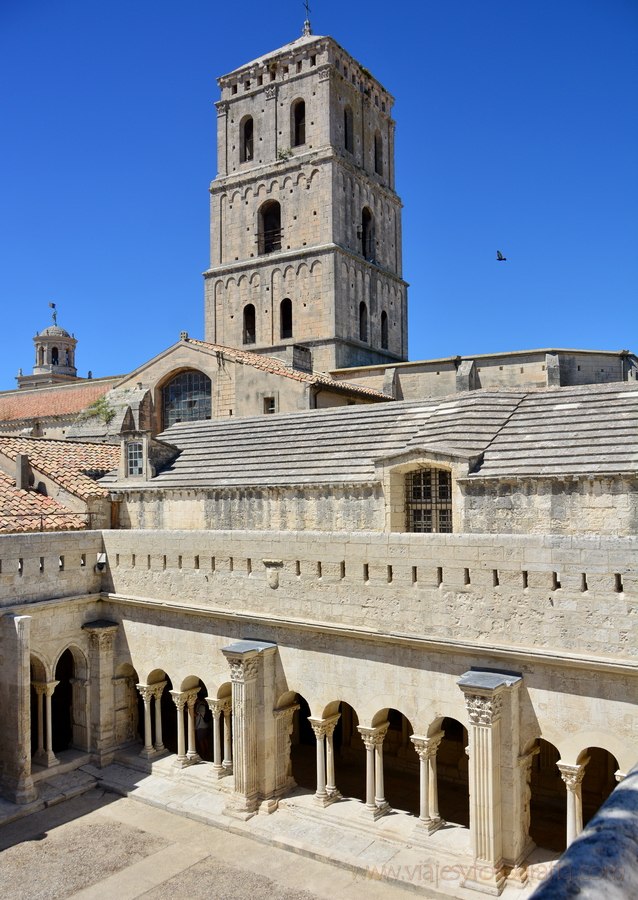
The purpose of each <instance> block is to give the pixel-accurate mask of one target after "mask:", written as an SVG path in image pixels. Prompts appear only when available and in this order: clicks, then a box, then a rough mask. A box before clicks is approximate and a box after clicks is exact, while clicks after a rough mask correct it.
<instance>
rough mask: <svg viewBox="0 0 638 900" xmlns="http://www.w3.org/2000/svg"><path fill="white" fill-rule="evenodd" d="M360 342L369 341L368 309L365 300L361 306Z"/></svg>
mask: <svg viewBox="0 0 638 900" xmlns="http://www.w3.org/2000/svg"><path fill="white" fill-rule="evenodd" d="M359 340H360V341H366V342H367V340H368V307H367V306H366V304H365V303H364V302H363V300H362V301H361V303H360V304H359Z"/></svg>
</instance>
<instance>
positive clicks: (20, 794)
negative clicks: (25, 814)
mask: <svg viewBox="0 0 638 900" xmlns="http://www.w3.org/2000/svg"><path fill="white" fill-rule="evenodd" d="M6 796H7V797H8V798H9V799H10V800H11V802H12V803H17V804H19V805H20V806H26V805H27V804H29V803H33V802H34V800H37V799H38V792H37V791H36V789H35V785H34V784H33V780H32V778H31V776H30V775H24V776H21V777H20V778H18V780H17V782H14V784H13V785H11V786H10V787H9V786H7V787H6Z"/></svg>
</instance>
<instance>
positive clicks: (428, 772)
mask: <svg viewBox="0 0 638 900" xmlns="http://www.w3.org/2000/svg"><path fill="white" fill-rule="evenodd" d="M443 737H444V732H442V731H437V732H436V734H433V735H431V736H430V737H421V736H419V735H416V734H413V735H412V737H411V738H410V740H411V741H412V743H413V744H414V749H415V750H416V752H417V754H418V756H419V789H420V794H419V796H420V803H419V826H420V827H421V828H423V830H424V831H426V832H427V834H432V832H434V831H436V830H437V829H438V828H440V827H441V825H442V824H443V820H442V819H441V817H440V815H439V795H438V784H437V775H436V754H437V752H438V749H439V745H440V743H441V741H442V740H443Z"/></svg>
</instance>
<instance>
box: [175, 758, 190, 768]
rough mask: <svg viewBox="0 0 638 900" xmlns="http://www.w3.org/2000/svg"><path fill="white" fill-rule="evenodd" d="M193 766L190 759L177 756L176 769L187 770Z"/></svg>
mask: <svg viewBox="0 0 638 900" xmlns="http://www.w3.org/2000/svg"><path fill="white" fill-rule="evenodd" d="M190 764H191V761H190V759H189V758H188V757H187V756H176V757H175V760H174V761H173V768H174V769H187V768H188V767H189V766H190Z"/></svg>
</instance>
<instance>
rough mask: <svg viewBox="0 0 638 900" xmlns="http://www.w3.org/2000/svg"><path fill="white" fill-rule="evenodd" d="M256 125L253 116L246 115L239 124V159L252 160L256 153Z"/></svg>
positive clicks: (241, 160)
mask: <svg viewBox="0 0 638 900" xmlns="http://www.w3.org/2000/svg"><path fill="white" fill-rule="evenodd" d="M254 140H255V125H254V122H253V117H252V116H246V117H245V118H243V119H242V120H241V123H240V125H239V161H240V162H250V160H251V159H252V158H253V155H254V146H255V144H254Z"/></svg>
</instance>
